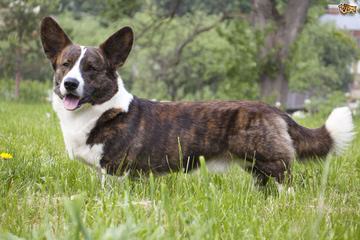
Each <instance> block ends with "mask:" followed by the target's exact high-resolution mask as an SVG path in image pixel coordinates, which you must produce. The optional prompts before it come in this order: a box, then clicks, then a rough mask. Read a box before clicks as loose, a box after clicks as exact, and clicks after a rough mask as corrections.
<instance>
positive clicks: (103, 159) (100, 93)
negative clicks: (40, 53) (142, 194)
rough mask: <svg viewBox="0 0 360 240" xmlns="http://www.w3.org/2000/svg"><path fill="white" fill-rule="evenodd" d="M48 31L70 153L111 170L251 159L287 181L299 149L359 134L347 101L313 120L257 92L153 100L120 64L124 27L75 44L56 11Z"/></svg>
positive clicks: (126, 40) (129, 40)
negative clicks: (97, 40) (134, 86)
mask: <svg viewBox="0 0 360 240" xmlns="http://www.w3.org/2000/svg"><path fill="white" fill-rule="evenodd" d="M41 41H42V45H43V48H44V51H45V54H46V56H47V57H48V59H49V60H50V62H51V64H52V67H53V69H54V72H55V74H54V93H53V101H52V104H53V108H54V110H55V112H56V113H57V115H58V117H59V119H60V124H61V129H62V132H63V135H64V140H65V146H66V149H67V151H68V153H69V156H70V158H77V159H80V160H82V161H84V162H85V163H87V164H89V165H92V166H94V167H95V168H97V169H99V170H103V171H106V173H108V174H112V175H114V174H116V175H121V174H123V173H125V172H129V173H131V174H134V173H149V172H153V173H156V174H163V173H167V172H171V171H185V172H188V171H190V170H193V169H196V168H197V167H199V158H200V157H201V156H203V157H204V158H205V159H206V163H207V164H209V165H211V164H212V163H217V164H221V165H228V164H229V163H232V162H234V163H242V165H243V167H244V169H246V170H247V171H249V172H251V173H252V174H254V176H256V178H257V179H258V180H259V182H260V183H261V184H265V183H266V182H267V180H268V179H269V177H273V178H275V180H276V181H277V182H278V183H282V182H284V179H285V176H286V174H285V173H287V174H289V176H290V167H291V163H292V161H293V160H294V158H295V157H297V158H299V159H303V158H308V157H324V156H326V155H327V154H329V153H330V152H335V153H340V152H341V151H342V150H344V149H345V148H346V147H347V146H348V144H349V143H350V142H351V140H352V138H353V123H352V115H351V112H350V110H349V109H348V108H346V107H343V108H337V109H335V110H334V111H333V112H332V113H331V115H330V116H329V118H328V120H327V121H326V123H325V125H324V126H322V127H320V128H316V129H308V128H305V127H302V126H300V125H299V124H297V123H296V122H295V121H294V120H293V119H291V117H290V116H288V115H287V114H286V113H284V112H282V111H280V110H279V109H277V108H275V107H272V106H269V105H267V104H265V103H261V102H255V101H254V102H253V101H212V102H166V103H163V102H154V101H149V100H145V99H141V98H137V97H135V96H133V95H132V94H130V93H129V92H128V91H126V89H125V88H124V85H123V82H122V80H121V78H120V77H119V75H118V73H117V68H119V67H121V66H122V65H123V64H124V62H125V60H126V58H127V57H128V55H129V53H130V50H131V47H132V45H133V31H132V29H131V28H130V27H124V28H122V29H120V30H119V31H117V32H116V33H114V34H113V35H112V36H110V37H109V38H108V39H107V40H105V42H103V43H102V44H101V45H100V46H99V47H87V46H81V45H76V44H73V43H72V42H71V40H70V39H69V37H68V36H67V35H66V34H65V32H64V31H63V30H62V29H61V27H60V26H59V25H58V24H57V23H56V21H55V20H54V19H52V18H51V17H46V18H44V19H43V20H42V23H41Z"/></svg>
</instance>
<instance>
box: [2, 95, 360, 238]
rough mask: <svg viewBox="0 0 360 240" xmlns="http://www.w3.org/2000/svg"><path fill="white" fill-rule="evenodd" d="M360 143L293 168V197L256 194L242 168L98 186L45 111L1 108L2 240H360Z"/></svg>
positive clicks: (315, 121)
mask: <svg viewBox="0 0 360 240" xmlns="http://www.w3.org/2000/svg"><path fill="white" fill-rule="evenodd" d="M324 121H325V119H322V118H321V117H317V118H312V119H305V120H302V121H301V122H302V124H304V125H306V126H308V127H316V126H320V125H321V124H322V123H323V122H324ZM359 124H360V121H357V125H359ZM359 141H360V138H357V139H356V140H355V141H354V143H353V145H352V147H351V148H350V149H349V150H348V151H346V153H345V154H344V155H343V156H341V157H330V158H328V160H327V161H326V162H325V161H324V162H318V163H315V162H309V163H306V164H300V163H296V164H295V165H294V170H293V172H294V183H293V186H294V189H295V195H293V196H291V195H285V194H284V195H280V196H279V195H278V194H277V191H276V188H275V187H274V184H270V186H269V187H268V188H267V189H259V188H257V187H254V185H253V182H252V178H251V176H250V175H249V174H247V173H245V172H243V171H242V170H241V169H240V168H239V167H234V168H232V169H231V171H230V172H229V173H225V174H213V173H207V171H206V169H202V170H201V171H200V172H199V173H198V174H189V175H186V174H182V173H178V174H175V173H174V174H171V175H167V176H162V177H152V176H150V177H149V178H143V179H138V180H130V179H125V180H124V181H123V182H118V181H116V180H115V179H112V178H108V179H107V182H106V184H105V187H104V188H102V187H101V184H100V181H99V179H98V177H97V175H96V174H95V171H94V170H92V169H91V168H89V167H88V166H85V165H83V164H82V163H80V162H77V161H71V160H69V159H68V157H67V154H66V153H65V148H64V145H63V141H62V136H61V132H60V128H59V124H58V121H57V118H56V116H55V114H54V113H53V112H52V110H51V107H50V104H20V103H12V102H0V152H9V153H11V154H13V159H8V160H1V159H0V186H1V187H0V239H18V238H24V239H360V149H359V147H358V146H359V145H360V144H359Z"/></svg>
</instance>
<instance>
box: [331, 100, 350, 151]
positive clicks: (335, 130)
mask: <svg viewBox="0 0 360 240" xmlns="http://www.w3.org/2000/svg"><path fill="white" fill-rule="evenodd" d="M325 127H326V129H327V130H328V132H329V134H330V136H331V138H332V140H333V142H334V146H333V148H332V151H333V152H335V154H340V153H342V152H343V151H344V150H345V149H346V148H347V147H348V146H349V144H350V143H351V141H352V140H353V138H354V135H355V133H354V124H353V120H352V114H351V111H350V109H349V108H348V107H340V108H335V109H334V110H333V111H332V112H331V114H330V116H329V117H328V119H327V120H326V123H325Z"/></svg>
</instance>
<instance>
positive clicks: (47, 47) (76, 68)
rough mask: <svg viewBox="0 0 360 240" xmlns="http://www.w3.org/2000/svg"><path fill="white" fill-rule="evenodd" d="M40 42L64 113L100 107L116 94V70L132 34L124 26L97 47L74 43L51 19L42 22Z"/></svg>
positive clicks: (125, 53)
mask: <svg viewBox="0 0 360 240" xmlns="http://www.w3.org/2000/svg"><path fill="white" fill-rule="evenodd" d="M41 42H42V45H43V48H44V51H45V54H46V56H47V57H48V59H49V60H50V61H51V64H52V67H53V69H54V72H55V73H54V81H55V84H54V92H55V93H56V94H57V95H58V96H59V97H60V98H61V99H62V100H63V104H64V107H65V108H66V109H67V110H70V111H72V110H75V109H78V108H80V107H81V106H82V105H83V104H85V103H89V104H92V105H96V104H101V103H104V102H106V101H108V100H109V99H111V98H112V96H114V95H115V94H116V92H117V91H118V87H119V86H118V81H117V79H118V75H117V72H116V69H117V68H118V67H120V66H122V65H123V64H124V62H125V60H126V58H127V56H128V55H129V53H130V50H131V47H132V44H133V32H132V29H131V28H130V27H124V28H122V29H120V30H119V31H117V32H116V33H114V34H113V35H111V36H110V37H109V38H108V39H107V40H106V41H105V42H103V43H102V44H100V46H99V47H84V46H80V45H76V44H73V43H72V42H71V40H70V38H69V37H68V36H67V35H66V33H65V32H64V31H63V30H62V29H61V27H60V26H59V25H58V24H57V22H56V21H55V20H54V19H53V18H51V17H45V18H44V19H43V20H42V22H41Z"/></svg>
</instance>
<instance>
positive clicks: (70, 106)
mask: <svg viewBox="0 0 360 240" xmlns="http://www.w3.org/2000/svg"><path fill="white" fill-rule="evenodd" d="M63 103H64V107H65V109H66V110H69V111H73V110H75V109H77V108H79V107H80V106H81V103H80V97H79V96H76V95H73V94H67V95H65V96H64V98H63Z"/></svg>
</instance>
